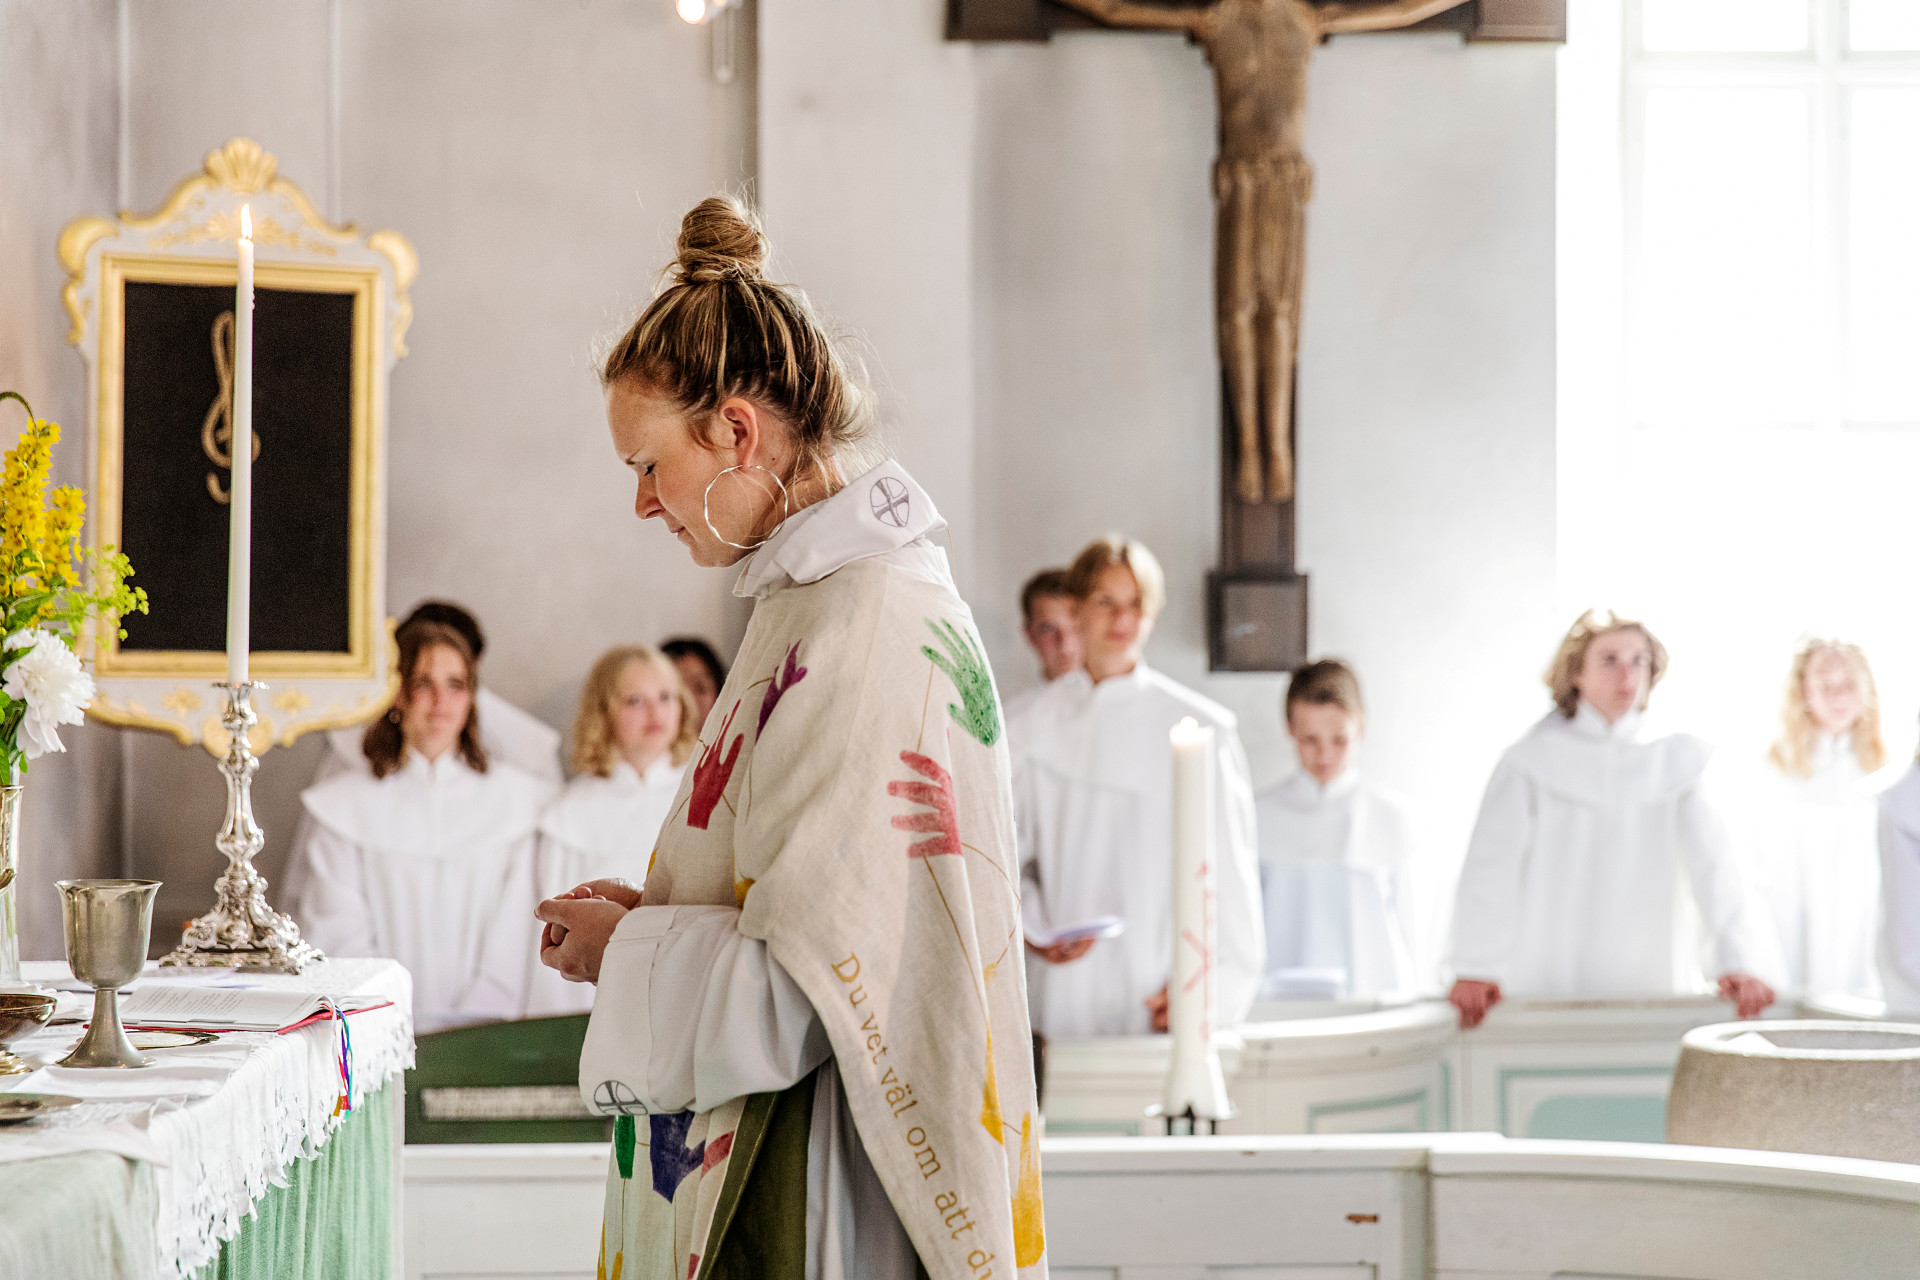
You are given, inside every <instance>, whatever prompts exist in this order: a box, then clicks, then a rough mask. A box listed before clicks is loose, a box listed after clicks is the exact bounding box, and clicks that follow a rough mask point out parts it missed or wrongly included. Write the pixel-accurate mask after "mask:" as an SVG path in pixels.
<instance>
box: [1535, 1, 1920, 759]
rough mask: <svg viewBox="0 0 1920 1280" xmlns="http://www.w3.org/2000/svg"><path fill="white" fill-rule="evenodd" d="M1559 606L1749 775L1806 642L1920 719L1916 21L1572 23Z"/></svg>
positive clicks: (1843, 5) (1911, 6)
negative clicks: (1643, 631) (1791, 664)
mask: <svg viewBox="0 0 1920 1280" xmlns="http://www.w3.org/2000/svg"><path fill="white" fill-rule="evenodd" d="M1569 17H1570V27H1571V30H1570V41H1569V44H1568V46H1567V48H1566V50H1565V52H1564V54H1563V59H1562V66H1561V90H1560V107H1561V119H1560V125H1559V127H1560V164H1561V174H1560V232H1561V242H1560V258H1561V267H1560V298H1561V307H1560V313H1561V335H1560V348H1561V360H1560V375H1561V432H1560V443H1561V467H1560V470H1561V484H1560V495H1559V496H1560V508H1561V544H1560V587H1561V592H1560V594H1561V599H1562V603H1563V604H1564V606H1565V607H1566V610H1567V611H1568V613H1569V616H1571V614H1572V612H1574V611H1577V609H1578V608H1580V607H1584V606H1585V605H1586V604H1588V603H1603V604H1604V603H1615V604H1617V605H1618V607H1620V608H1621V609H1622V611H1631V612H1634V613H1637V614H1639V615H1640V616H1642V617H1644V618H1646V620H1647V621H1648V622H1650V623H1651V624H1652V625H1653V626H1654V627H1655V629H1656V630H1658V631H1659V632H1660V633H1661V635H1662V637H1663V638H1664V639H1666V640H1667V641H1668V644H1669V647H1670V648H1671V649H1672V650H1673V656H1674V670H1673V676H1672V682H1671V685H1670V686H1669V687H1667V688H1666V689H1664V690H1663V692H1662V694H1661V695H1660V697H1659V699H1658V700H1657V704H1656V709H1659V710H1664V711H1667V712H1671V713H1673V714H1674V716H1675V717H1676V718H1677V719H1679V720H1680V721H1681V722H1682V724H1683V726H1684V727H1687V728H1690V729H1693V730H1694V731H1696V732H1700V733H1702V734H1704V735H1706V736H1708V737H1711V738H1715V739H1717V740H1718V741H1720V742H1721V743H1722V744H1723V745H1724V746H1725V747H1726V748H1727V749H1728V750H1729V751H1731V752H1734V753H1737V754H1738V755H1739V756H1740V757H1742V758H1749V759H1750V758H1753V757H1754V756H1755V755H1756V754H1757V752H1758V750H1759V749H1760V748H1761V747H1763V746H1764V744H1765V742H1766V741H1767V740H1768V739H1769V738H1770V736H1771V735H1772V733H1773V732H1774V730H1775V727H1776V725H1777V718H1778V707H1779V700H1780V692H1781V684H1782V681H1783V679H1784V677H1785V673H1786V668H1787V662H1788V659H1789V657H1790V655H1791V652H1792V650H1793V648H1794V646H1795V644H1796V643H1797V642H1798V640H1799V639H1800V638H1801V637H1802V636H1804V635H1807V634H1839V635H1841V636H1843V637H1844V638H1847V639H1852V640H1855V641H1857V642H1858V643H1861V644H1863V645H1865V646H1866V647H1867V651H1868V655H1869V657H1871V658H1872V659H1873V661H1874V667H1875V673H1876V675H1877V676H1878V678H1879V683H1880V693H1881V703H1882V719H1883V721H1884V723H1885V726H1886V729H1887V731H1888V739H1889V746H1890V747H1892V748H1893V750H1894V751H1895V753H1896V756H1898V755H1900V754H1903V753H1905V752H1907V751H1909V750H1910V749H1911V746H1912V744H1913V740H1914V734H1913V729H1912V726H1913V722H1914V717H1915V712H1916V710H1920V0H1572V12H1571V13H1570V15H1569Z"/></svg>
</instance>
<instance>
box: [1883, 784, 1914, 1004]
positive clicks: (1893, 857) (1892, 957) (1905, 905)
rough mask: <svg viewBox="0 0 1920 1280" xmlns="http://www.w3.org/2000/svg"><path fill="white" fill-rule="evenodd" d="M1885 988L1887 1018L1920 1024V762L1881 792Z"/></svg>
mask: <svg viewBox="0 0 1920 1280" xmlns="http://www.w3.org/2000/svg"><path fill="white" fill-rule="evenodd" d="M1879 807H1880V920H1879V928H1878V929H1877V930H1876V935H1877V936H1876V939H1875V941H1876V943H1877V958H1878V962H1879V963H1878V965H1877V968H1878V970H1879V975H1878V976H1879V978H1880V988H1881V992H1882V995H1883V997H1884V998H1885V1000H1886V1002H1887V1016H1888V1017H1889V1018H1894V1019H1898V1020H1899V1021H1901V1022H1913V1021H1915V1020H1920V763H1917V764H1912V765H1909V766H1908V767H1907V769H1906V772H1904V773H1902V774H1901V775H1900V780H1899V781H1898V782H1896V783H1894V784H1893V785H1892V786H1891V787H1888V788H1887V789H1886V790H1885V791H1883V792H1881V793H1880V805H1879Z"/></svg>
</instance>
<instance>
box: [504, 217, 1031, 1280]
mask: <svg viewBox="0 0 1920 1280" xmlns="http://www.w3.org/2000/svg"><path fill="white" fill-rule="evenodd" d="M767 256H768V249H767V245H766V242H765V240H764V239H763V238H762V236H761V235H760V232H759V228H758V226H757V225H756V224H755V223H754V222H753V221H752V219H751V218H750V216H749V215H748V214H746V212H745V211H744V210H742V209H741V208H740V206H739V205H738V204H736V203H735V202H734V201H732V200H728V199H723V198H715V199H709V200H706V201H703V202H701V204H700V205H699V206H698V207H696V208H695V209H694V210H693V211H692V212H691V213H689V214H688V215H687V217H686V219H685V220H684V221H683V223H682V226H681V232H680V243H679V254H678V260H677V261H676V263H675V264H674V268H673V272H672V275H671V276H670V278H669V281H668V283H667V285H666V287H665V288H663V290H662V291H661V292H660V293H659V294H658V295H657V296H656V297H655V298H654V300H653V302H652V304H651V305H650V306H649V307H648V308H647V310H646V311H645V312H644V313H643V314H642V315H641V317H640V319H639V320H638V321H636V322H635V324H634V326H633V327H632V328H631V329H630V330H628V332H627V334H626V336H625V337H623V338H622V339H621V340H620V341H619V343H618V344H616V345H615V347H614V348H613V350H612V352H611V353H610V354H609V355H608V357H607V359H606V362H605V365H604V367H603V370H602V380H603V383H604V385H605V387H606V394H607V422H608V426H609V428H610V430H611V433H612V436H613V442H614V448H615V451H616V453H617V455H618V457H619V458H620V460H621V461H622V462H623V463H624V464H626V465H627V466H628V467H630V468H631V469H632V470H633V472H634V475H635V477H636V480H637V491H636V495H635V503H634V509H635V512H636V513H637V514H638V515H639V516H640V517H641V518H643V519H654V518H658V519H659V520H660V521H661V523H662V524H664V525H665V526H666V528H667V529H668V531H669V532H671V533H672V534H673V535H674V536H675V537H676V538H677V539H678V540H679V541H680V543H681V544H682V545H683V546H684V547H686V548H687V550H688V552H689V554H690V555H691V556H692V558H693V560H694V562H695V563H697V564H702V565H709V566H722V565H735V564H738V565H740V566H741V568H740V571H739V576H738V578H737V580H736V582H735V585H734V592H735V594H736V595H739V596H743V597H746V598H749V599H752V600H754V601H755V605H754V612H753V619H752V622H751V623H750V624H749V626H748V628H747V634H746V637H745V639H744V640H743V641H742V642H741V647H740V653H739V656H738V657H737V659H736V660H735V662H734V665H733V669H732V672H731V673H730V674H729V676H728V677H727V681H726V684H725V686H724V687H723V688H722V689H721V690H720V698H719V701H718V702H717V703H716V704H715V705H714V709H713V711H712V713H711V714H710V715H709V716H708V719H707V724H706V726H705V728H704V729H703V730H702V735H701V736H702V745H701V748H700V750H699V752H698V754H697V755H696V757H695V763H694V764H693V765H692V767H690V768H689V769H688V770H687V773H686V775H685V777H684V779H683V780H682V783H681V788H680V795H679V797H678V798H677V799H676V801H675V805H674V809H673V811H672V812H671V813H670V814H669V816H668V819H667V823H666V826H665V827H664V828H663V829H662V831H661V836H660V844H659V848H658V851H657V853H656V855H655V857H654V862H653V866H652V868H651V869H650V870H649V872H648V875H647V879H646V884H645V888H644V893H641V892H636V891H635V890H634V889H633V888H632V886H630V885H624V884H621V883H620V882H618V881H614V880H599V881H595V882H593V883H591V884H589V885H586V886H582V888H581V889H580V890H578V891H576V892H575V893H574V894H573V895H570V896H568V897H566V898H563V899H549V900H548V901H546V902H543V903H541V904H540V910H539V915H540V918H541V919H542V920H544V921H545V922H546V923H547V925H548V932H547V937H546V938H545V940H544V944H543V949H542V952H541V959H542V960H543V961H544V962H546V963H548V964H549V965H551V966H552V967H554V968H556V969H558V970H559V971H560V972H561V973H562V974H565V975H566V976H568V977H570V978H574V979H576V980H583V981H597V983H598V986H599V991H598V994H597V996H596V998H595V1000H594V1008H593V1018H592V1021H591V1023H590V1024H589V1027H588V1032H587V1039H586V1045H585V1048H584V1050H583V1052H582V1055H581V1063H580V1086H581V1095H582V1097H583V1098H584V1099H585V1100H586V1101H587V1103H588V1105H589V1106H591V1107H594V1108H595V1109H596V1110H598V1111H600V1112H602V1113H603V1114H609V1115H613V1116H616V1117H617V1119H616V1120H615V1124H614V1141H613V1151H612V1154H611V1159H610V1166H611V1167H610V1169H609V1176H608V1180H607V1190H606V1199H605V1215H604V1218H603V1234H602V1239H601V1245H600V1260H599V1266H600V1271H601V1273H602V1274H604V1275H607V1276H615V1275H617V1276H620V1277H621V1280H701V1278H702V1277H708V1278H711V1277H734V1276H752V1277H755V1280H842V1278H853V1277H859V1278H861V1280H909V1277H912V1276H913V1275H914V1272H915V1266H916V1261H917V1262H918V1264H919V1265H923V1266H924V1267H925V1269H926V1272H927V1274H928V1275H929V1276H931V1277H932V1278H933V1280H981V1278H982V1277H985V1276H988V1275H993V1276H1003V1277H1004V1276H1012V1275H1014V1274H1016V1272H1017V1274H1019V1275H1021V1276H1023V1277H1027V1278H1028V1280H1039V1278H1040V1277H1044V1276H1045V1274H1046V1263H1045V1257H1044V1254H1045V1240H1044V1233H1043V1227H1042V1216H1041V1204H1040V1169H1039V1137H1038V1133H1037V1132H1036V1109H1035V1101H1034V1087H1033V1071H1032V1049H1031V1045H1030V1043H1029V1040H1028V1034H1027V1010H1026V996H1025V986H1024V983H1023V982H1022V980H1021V968H1020V964H1019V956H1020V947H1021V939H1020V921H1019V904H1018V898H1017V894H1016V890H1015V883H1014V876H1015V871H1014V849H1013V825H1012V816H1011V802H1010V797H1009V793H1008V786H1007V774H1008V765H1007V754H1006V745H1005V735H1004V732H1003V730H1002V721H1001V713H1000V705H999V699H998V697H997V695H996V693H995V690H994V684H993V676H992V673H991V671H990V670H989V668H988V666H987V662H986V657H985V654H984V651H983V650H982V648H981V646H980V641H979V636H978V631H977V629H976V628H975V626H974V623H973V620H972V616H971V614H970V612H969V611H968V609H967V606H966V604H965V603H964V602H962V601H961V599H960V597H959V595H958V594H957V593H956V591H955V589H954V585H953V577H952V573H951V570H950V568H949V566H948V564H947V558H946V555H945V553H944V552H943V551H942V550H941V549H940V548H939V547H938V546H936V545H935V544H934V543H933V541H932V540H931V538H932V536H933V535H935V534H937V533H938V532H939V531H940V530H941V529H943V528H944V527H945V522H944V521H943V520H941V519H940V517H939V514H938V513H937V512H936V511H935V510H934V508H933V503H932V501H931V500H930V499H929V498H928V497H927V495H926V493H925V492H924V491H923V490H922V489H921V488H920V487H919V486H918V485H917V484H915V483H914V482H913V479H912V477H910V476H909V475H907V473H906V472H905V471H904V470H902V469H901V468H900V466H899V465H898V464H897V463H893V462H884V463H881V464H880V465H878V466H871V467H870V468H869V469H866V470H865V471H864V472H862V471H859V470H856V467H855V465H854V460H855V457H856V455H855V453H854V448H855V445H856V442H857V440H858V438H859V436H860V434H861V432H862V429H863V427H864V425H865V405H866V403H867V398H866V396H865V395H864V394H863V393H862V392H861V390H860V389H859V387H858V385H857V383H856V382H855V381H854V379H853V378H852V377H851V376H850V374H849V373H848V371H847V368H846V366H845V364H844V363H843V361H842V360H841V359H840V357H839V356H838V355H837V353H836V352H835V351H834V348H833V345H832V343H831V341H830V340H829V339H828V338H827V336H826V334H825V331H824V330H823V328H822V327H821V325H820V324H819V322H818V321H817V320H816V319H815V317H814V316H813V314H812V310H811V308H810V307H809V306H808V304H807V302H806V299H805V297H804V295H802V294H800V293H799V291H798V290H796V289H794V288H792V287H791V286H787V285H781V284H776V283H774V282H772V281H770V280H768V279H767V278H766V276H765V275H764V274H763V270H762V264H763V263H764V262H765V260H766V258H767ZM580 1243H581V1245H582V1246H585V1245H587V1244H588V1242H586V1241H581V1242H580Z"/></svg>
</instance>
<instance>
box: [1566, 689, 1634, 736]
mask: <svg viewBox="0 0 1920 1280" xmlns="http://www.w3.org/2000/svg"><path fill="white" fill-rule="evenodd" d="M1642 719H1644V717H1643V716H1642V714H1641V713H1640V712H1638V711H1629V712H1627V714H1625V715H1623V716H1621V717H1620V718H1619V719H1618V720H1615V721H1614V722H1613V723H1612V724H1608V723H1607V718H1606V717H1605V716H1603V715H1601V714H1600V712H1599V711H1598V710H1597V709H1596V708H1595V707H1594V705H1593V704H1592V703H1591V702H1588V701H1587V700H1586V699H1585V698H1582V699H1581V700H1580V706H1579V708H1578V709H1577V710H1575V711H1574V713H1573V719H1572V720H1571V721H1570V722H1569V723H1570V724H1571V725H1572V726H1573V728H1574V729H1576V730H1577V731H1579V733H1580V734H1581V735H1582V736H1584V737H1589V738H1604V739H1606V740H1608V741H1611V742H1633V741H1636V740H1637V739H1638V738H1639V736H1640V722H1641V720H1642Z"/></svg>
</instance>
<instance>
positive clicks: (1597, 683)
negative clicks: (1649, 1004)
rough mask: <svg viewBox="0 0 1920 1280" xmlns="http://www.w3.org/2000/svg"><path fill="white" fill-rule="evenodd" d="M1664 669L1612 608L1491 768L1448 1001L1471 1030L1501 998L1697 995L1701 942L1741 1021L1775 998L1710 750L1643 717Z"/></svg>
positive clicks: (1465, 875)
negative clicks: (1718, 801)
mask: <svg viewBox="0 0 1920 1280" xmlns="http://www.w3.org/2000/svg"><path fill="white" fill-rule="evenodd" d="M1666 663H1667V657H1666V650H1665V649H1664V648H1663V647H1662V646H1661V645H1660V642H1659V641H1658V640H1657V639H1655V638H1654V636H1653V633H1652V632H1651V631H1649V630H1648V629H1647V628H1646V627H1645V626H1644V625H1642V624H1640V623H1638V622H1629V621H1625V620H1623V619H1620V618H1617V617H1614V616H1612V615H1611V614H1609V615H1608V616H1607V617H1606V618H1604V619H1602V618H1600V617H1599V616H1598V615H1596V614H1593V613H1588V614H1585V615H1582V617H1581V618H1580V619H1579V620H1578V621H1577V622H1575V623H1574V625H1573V628H1572V629H1571V630H1570V631H1568V633H1567V636H1566V638H1565V639H1564V640H1563V641H1562V642H1561V645H1560V651H1559V653H1558V654H1557V655H1556V656H1555V658H1554V662H1553V665H1552V667H1550V668H1549V669H1548V672H1547V685H1548V688H1549V689H1551V690H1552V692H1553V696H1554V709H1553V710H1552V711H1550V712H1549V713H1548V714H1547V716H1546V717H1545V718H1544V719H1543V720H1541V721H1540V723H1539V724H1537V725H1535V726H1534V727H1533V729H1532V730H1531V731H1530V732H1529V733H1528V734H1527V735H1526V736H1525V737H1523V738H1522V739H1521V740H1520V741H1519V742H1517V743H1515V744H1514V745H1513V746H1512V747H1510V748H1509V749H1508V750H1507V752H1506V754H1505V755H1504V756H1502V757H1501V759H1500V763H1499V764H1498V765H1497V766H1496V767H1495V768H1494V771H1493V777H1492V778H1491V779H1490V780H1489V781H1488V783H1487V791H1486V796H1485V798H1484V799H1483V800H1482V802H1481V806H1480V816H1479V820H1478V821H1477V822H1476V823H1475V824H1474V830H1473V838H1472V841H1471V843H1470V844H1469V845H1468V848H1467V858H1466V863H1465V865H1464V866H1463V867H1462V868H1461V872H1460V884H1459V889H1458V893H1457V895H1456V898H1455V905H1454V946H1453V968H1454V972H1455V973H1456V974H1457V975H1458V978H1457V980H1456V981H1455V983H1454V985H1453V989H1452V991H1451V992H1450V993H1449V995H1448V998H1449V999H1450V1000H1451V1001H1452V1002H1453V1003H1454V1005H1455V1006H1457V1007H1458V1008H1459V1010H1460V1023H1461V1025H1462V1026H1463V1027H1468V1028H1471V1027H1475V1026H1478V1025H1479V1023H1480V1021H1481V1019H1482V1018H1484V1017H1485V1016H1486V1012H1487V1010H1488V1009H1489V1008H1491V1007H1492V1006H1493V1005H1494V1004H1495V1003H1497V1002H1498V1001H1499V1000H1500V999H1501V997H1502V996H1504V995H1528V996H1582V997H1592V996H1603V997H1604V996H1625V997H1632V996H1647V995H1659V994H1671V993H1679V992H1689V991H1694V990H1698V989H1699V985H1700V974H1701V961H1702V944H1703V943H1704V949H1705V958H1706V962H1707V966H1708V969H1707V971H1708V972H1709V973H1712V974H1714V975H1717V976H1718V979H1719V981H1718V988H1719V991H1720V994H1721V996H1722V997H1723V998H1725V999H1728V1000H1731V1001H1733V1002H1734V1004H1735V1006H1736V1008H1737V1011H1738V1013H1739V1015H1740V1016H1741V1017H1743V1018H1750V1017H1755V1016H1757V1015H1758V1014H1759V1013H1760V1011H1761V1010H1763V1009H1765V1008H1766V1007H1767V1006H1768V1005H1769V1004H1771V1003H1773V990H1772V988H1771V987H1770V986H1768V984H1767V983H1766V982H1764V981H1762V980H1761V978H1760V977H1758V976H1756V975H1757V974H1758V973H1759V972H1763V971H1764V972H1766V973H1769V974H1772V973H1774V972H1775V971H1777V967H1778V966H1777V962H1775V961H1774V960H1773V957H1774V955H1775V952H1774V949H1773V945H1772V940H1771V937H1770V935H1769V934H1768V933H1767V931H1766V927H1765V921H1764V919H1763V913H1762V909H1761V908H1760V906H1759V903H1758V902H1757V900H1756V899H1755V898H1754V896H1753V894H1752V892H1751V889H1750V886H1749V883H1748V881H1747V879H1746V877H1745V876H1744V875H1743V873H1742V870H1741V867H1740V865H1739V863H1738V861H1737V859H1736V858H1735V857H1734V854H1733V850H1732V847H1731V843H1730V841H1729V840H1728V838H1727V835H1726V832H1725V829H1724V827H1723V824H1722V822H1721V819H1720V816H1719V814H1718V813H1717V812H1715V810H1714V808H1713V806H1712V805H1711V804H1710V803H1709V801H1708V799H1707V797H1706V795H1705V794H1704V791H1703V788H1702V785H1701V777H1702V774H1703V773H1704V772H1705V770H1706V765H1707V757H1708V748H1707V745H1706V744H1705V743H1704V742H1701V741H1700V740H1699V739H1698V738H1694V737H1690V736H1688V735H1686V734H1669V735H1665V736H1655V735H1653V734H1651V733H1649V732H1648V731H1647V729H1646V727H1645V725H1644V722H1643V719H1642V713H1643V712H1644V710H1645V708H1646V703H1647V698H1648V695H1649V694H1650V693H1651V692H1652V690H1653V686H1654V684H1655V683H1657V682H1658V680H1659V679H1660V677H1661V675H1662V674H1664V673H1665V670H1666ZM1696 920H1697V925H1696V924H1695V921H1696Z"/></svg>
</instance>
